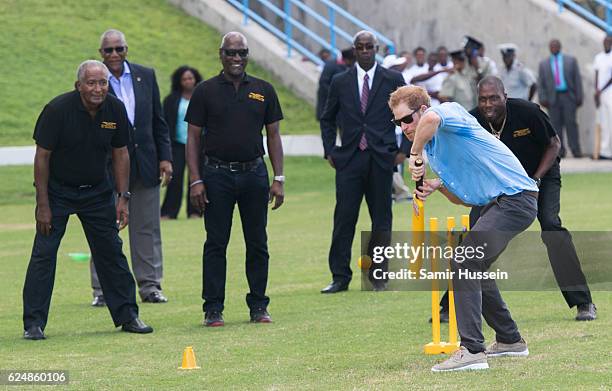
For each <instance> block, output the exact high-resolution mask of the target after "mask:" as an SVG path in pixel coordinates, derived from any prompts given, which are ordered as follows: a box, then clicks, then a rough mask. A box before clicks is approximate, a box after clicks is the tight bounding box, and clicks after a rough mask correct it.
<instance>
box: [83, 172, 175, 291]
mask: <svg viewBox="0 0 612 391" xmlns="http://www.w3.org/2000/svg"><path fill="white" fill-rule="evenodd" d="M130 192H131V193H132V198H131V199H130V203H129V211H130V221H129V224H128V231H129V236H130V257H131V259H132V270H133V272H134V277H135V278H136V282H137V283H138V293H139V295H140V297H141V299H144V298H145V297H147V296H148V295H149V294H151V293H152V292H155V291H161V290H162V288H161V280H162V277H163V259H162V241H161V230H160V226H159V220H160V218H159V217H160V215H159V185H158V186H155V187H144V186H143V185H142V182H141V181H140V180H139V179H138V178H137V177H136V178H133V179H132V180H131V181H130ZM89 268H90V271H91V287H92V288H93V295H94V297H95V296H99V295H101V294H103V293H102V288H101V287H100V282H99V281H98V275H97V273H96V269H95V266H94V264H93V262H91V261H90V263H89Z"/></svg>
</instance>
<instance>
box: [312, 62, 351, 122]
mask: <svg viewBox="0 0 612 391" xmlns="http://www.w3.org/2000/svg"><path fill="white" fill-rule="evenodd" d="M344 71H346V66H345V65H344V64H338V63H337V62H336V60H330V61H327V62H326V63H325V66H324V67H323V72H321V77H319V89H318V90H317V114H316V115H317V120H320V119H321V116H322V115H323V110H325V102H326V101H327V95H328V94H329V86H330V85H331V81H332V78H333V77H334V76H335V75H337V74H338V73H342V72H344Z"/></svg>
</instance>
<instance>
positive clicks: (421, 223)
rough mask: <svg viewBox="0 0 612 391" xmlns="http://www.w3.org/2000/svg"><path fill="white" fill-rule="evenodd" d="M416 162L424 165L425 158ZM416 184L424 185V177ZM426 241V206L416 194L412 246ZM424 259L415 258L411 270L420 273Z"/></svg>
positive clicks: (417, 245) (413, 200)
mask: <svg viewBox="0 0 612 391" xmlns="http://www.w3.org/2000/svg"><path fill="white" fill-rule="evenodd" d="M414 164H415V165H416V166H417V167H420V166H422V165H423V159H420V158H419V159H417V160H416V161H415V162H414ZM415 186H416V188H417V189H418V188H419V187H420V186H423V177H421V178H420V179H419V180H418V181H415ZM424 241H425V207H424V205H423V200H421V199H419V197H417V196H416V194H415V195H414V197H413V198H412V246H413V247H420V246H421V244H422V243H423V242H424ZM422 262H423V259H422V258H421V257H419V258H418V259H415V260H414V263H412V264H411V265H410V270H411V271H412V272H413V273H416V274H417V275H419V274H418V270H419V269H420V268H421V264H422Z"/></svg>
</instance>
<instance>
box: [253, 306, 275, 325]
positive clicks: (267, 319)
mask: <svg viewBox="0 0 612 391" xmlns="http://www.w3.org/2000/svg"><path fill="white" fill-rule="evenodd" d="M251 322H252V323H272V317H271V316H270V314H269V313H268V311H266V310H265V309H264V308H256V309H254V310H251Z"/></svg>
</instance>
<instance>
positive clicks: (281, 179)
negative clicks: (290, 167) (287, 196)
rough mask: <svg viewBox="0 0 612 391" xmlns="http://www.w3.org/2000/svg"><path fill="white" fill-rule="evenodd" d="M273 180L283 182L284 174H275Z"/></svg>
mask: <svg viewBox="0 0 612 391" xmlns="http://www.w3.org/2000/svg"><path fill="white" fill-rule="evenodd" d="M274 180H275V181H277V182H280V183H285V176H284V175H276V176H275V177H274Z"/></svg>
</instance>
